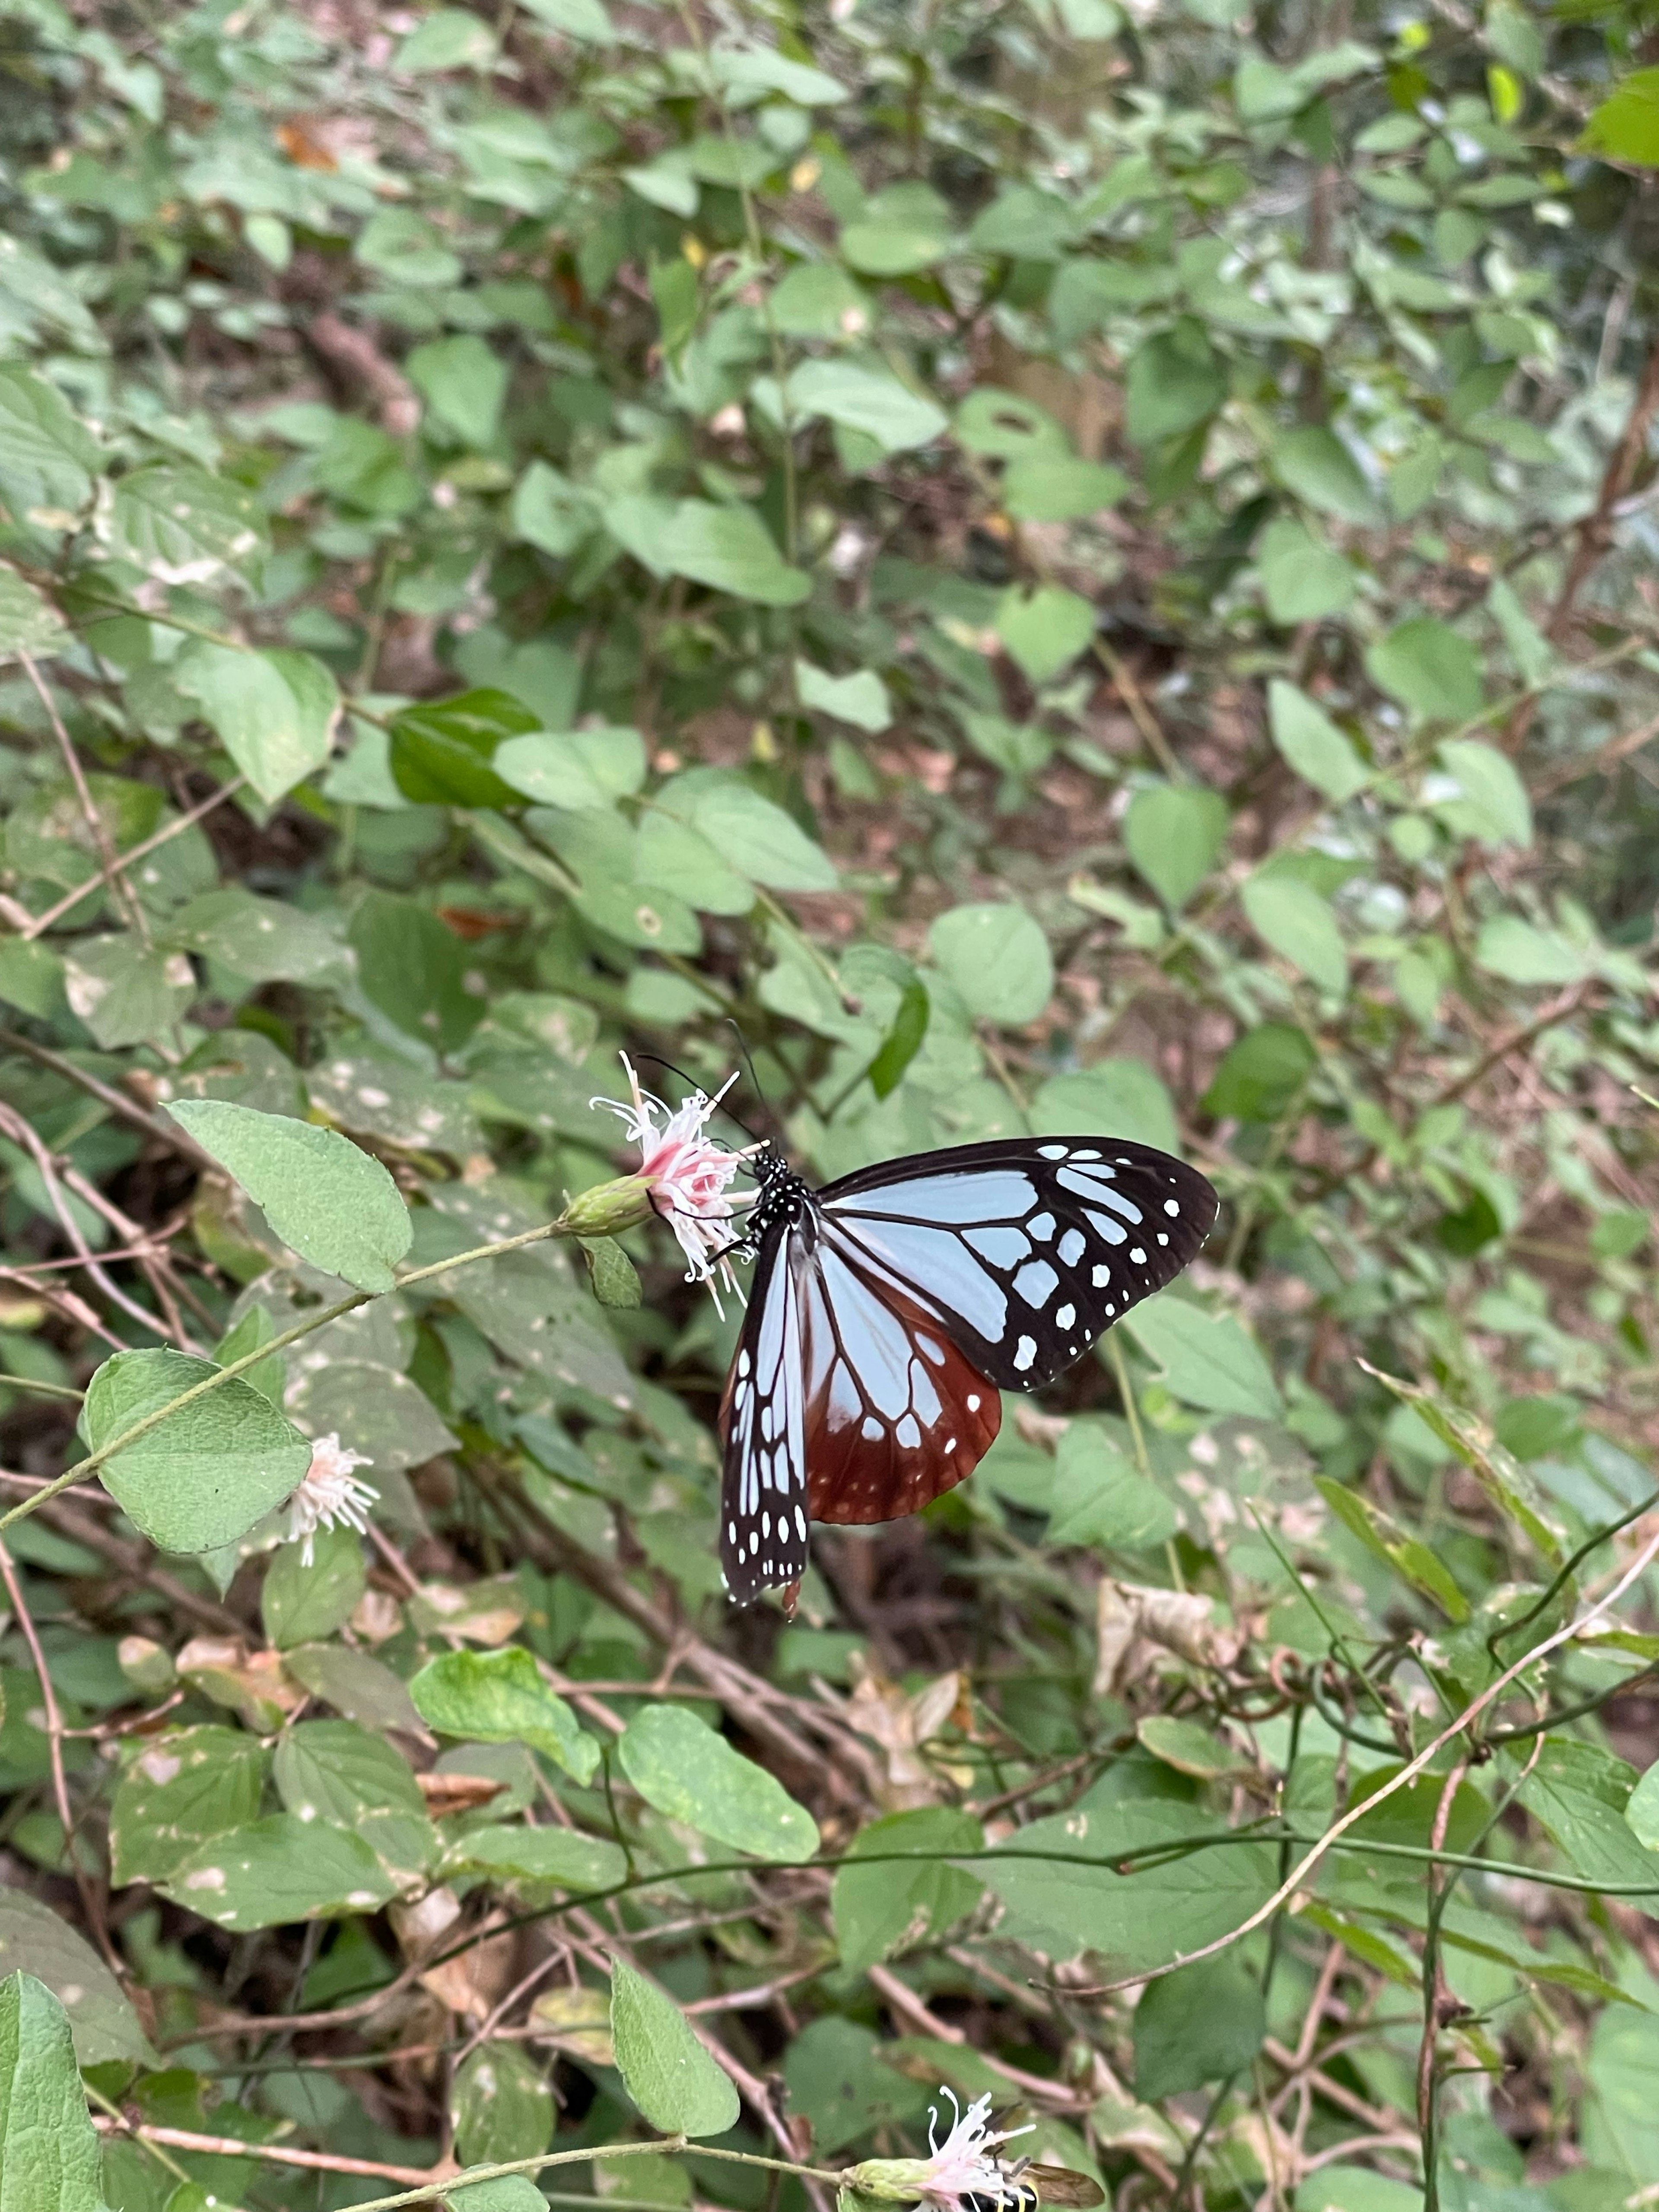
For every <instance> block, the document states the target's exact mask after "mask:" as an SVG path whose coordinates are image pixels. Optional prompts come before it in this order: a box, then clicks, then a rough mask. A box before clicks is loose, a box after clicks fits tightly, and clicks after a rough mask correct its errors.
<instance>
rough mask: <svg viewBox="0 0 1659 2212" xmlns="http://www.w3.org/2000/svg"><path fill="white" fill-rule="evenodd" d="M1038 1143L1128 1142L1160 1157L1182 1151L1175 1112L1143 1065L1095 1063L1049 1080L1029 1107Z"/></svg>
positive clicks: (1112, 1061) (1142, 1062) (1141, 1062)
mask: <svg viewBox="0 0 1659 2212" xmlns="http://www.w3.org/2000/svg"><path fill="white" fill-rule="evenodd" d="M1031 1127H1032V1128H1033V1129H1034V1130H1035V1131H1036V1134H1037V1135H1038V1136H1040V1137H1128V1138H1132V1139H1133V1141H1134V1142H1135V1143H1136V1144H1138V1145H1151V1146H1153V1147H1154V1148H1155V1149H1156V1150H1157V1151H1158V1152H1179V1151H1180V1149H1181V1138H1180V1133H1179V1131H1178V1130H1177V1129H1176V1116H1175V1106H1174V1104H1173V1103H1172V1101H1171V1099H1170V1094H1169V1092H1168V1091H1167V1090H1165V1088H1164V1084H1163V1081H1162V1080H1161V1079H1160V1078H1159V1077H1158V1074H1157V1073H1155V1072H1154V1071H1153V1070H1152V1068H1150V1067H1148V1066H1147V1065H1146V1061H1145V1060H1124V1059H1109V1060H1097V1061H1096V1062H1095V1064H1094V1066H1092V1067H1085V1068H1079V1069H1078V1070H1076V1071H1075V1072H1074V1073H1072V1074H1070V1075H1051V1076H1050V1077H1049V1078H1048V1081H1047V1082H1046V1083H1045V1084H1044V1085H1043V1086H1042V1090H1041V1091H1038V1092H1037V1095H1036V1097H1035V1098H1034V1099H1033V1100H1032V1102H1031Z"/></svg>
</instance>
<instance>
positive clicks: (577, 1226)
mask: <svg viewBox="0 0 1659 2212" xmlns="http://www.w3.org/2000/svg"><path fill="white" fill-rule="evenodd" d="M651 1189H652V1186H651V1183H650V1182H649V1180H648V1179H647V1177H646V1176H637V1175H633V1176H618V1177H617V1180H616V1182H601V1183H595V1185H594V1186H593V1188H592V1190H585V1191H583V1192H582V1193H581V1194H580V1195H579V1196H578V1197H575V1198H573V1199H572V1200H570V1202H569V1204H568V1206H566V1207H565V1210H564V1212H562V1214H561V1215H560V1216H559V1224H560V1226H561V1227H562V1228H564V1229H568V1231H570V1233H571V1235H572V1236H573V1237H619V1236H620V1235H621V1234H622V1232H623V1230H624V1229H635V1228H637V1227H638V1226H639V1225H640V1223H641V1221H648V1220H649V1219H650V1218H651V1214H652V1205H651Z"/></svg>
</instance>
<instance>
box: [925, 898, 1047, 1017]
mask: <svg viewBox="0 0 1659 2212" xmlns="http://www.w3.org/2000/svg"><path fill="white" fill-rule="evenodd" d="M927 945H928V950H929V951H931V952H932V954H933V959H934V961H935V962H936V963H937V964H938V966H939V970H940V972H941V973H942V974H943V975H945V978H946V979H947V980H948V981H950V982H951V984H952V985H954V987H955V988H956V990H957V993H958V994H960V996H961V999H962V1002H963V1006H966V1007H967V1009H968V1012H969V1013H970V1014H972V1015H974V1016H975V1018H977V1019H979V1020H982V1021H988V1022H999V1023H1001V1024H1005V1025H1016V1026H1017V1025H1018V1024H1022V1023H1024V1022H1034V1021H1035V1020H1036V1018H1037V1016H1038V1015H1039V1014H1040V1013H1041V1012H1042V1010H1043V1008H1044V1007H1045V1006H1047V1005H1048V1000H1049V998H1050V996H1051V995H1052V994H1053V992H1054V961H1053V959H1052V957H1050V955H1049V951H1048V939H1047V938H1046V937H1044V935H1043V933H1042V930H1041V929H1040V928H1039V927H1037V925H1036V922H1035V921H1033V920H1032V919H1031V917H1030V915H1029V914H1027V913H1026V911H1025V909H1024V907H1023V906H1015V905H1014V904H1012V902H1006V901H998V902H994V903H990V904H987V905H982V906H955V907H952V908H951V909H950V911H949V912H948V913H946V914H942V915H939V918H938V920H937V921H935V922H934V923H933V927H932V928H931V929H929V931H928V933H927Z"/></svg>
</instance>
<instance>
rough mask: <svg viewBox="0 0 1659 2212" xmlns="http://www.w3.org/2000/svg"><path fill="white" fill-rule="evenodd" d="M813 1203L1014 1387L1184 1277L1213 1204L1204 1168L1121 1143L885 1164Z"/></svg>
mask: <svg viewBox="0 0 1659 2212" xmlns="http://www.w3.org/2000/svg"><path fill="white" fill-rule="evenodd" d="M817 1197H818V1200H819V1204H820V1206H821V1208H822V1213H823V1224H824V1229H825V1233H826V1236H827V1238H828V1240H829V1243H830V1245H831V1246H832V1248H833V1249H836V1251H838V1252H840V1253H841V1254H842V1255H844V1256H845V1257H846V1258H847V1259H848V1260H849V1261H856V1262H857V1263H858V1264H860V1266H861V1267H862V1268H863V1269H864V1270H865V1271H866V1272H867V1273H869V1274H870V1276H871V1277H872V1279H873V1280H874V1281H876V1282H877V1283H878V1284H880V1285H883V1286H884V1287H885V1288H888V1289H890V1290H892V1291H898V1292H901V1293H902V1294H904V1295H906V1296H908V1297H909V1298H910V1299H911V1300H912V1301H914V1303H915V1305H916V1306H917V1307H918V1308H919V1309H920V1310H921V1312H922V1313H923V1314H925V1315H932V1316H934V1317H935V1318H936V1319H937V1321H938V1322H939V1325H940V1326H941V1327H942V1328H945V1331H946V1332H947V1333H948V1334H949V1335H950V1336H951V1340H952V1341H953V1342H954V1343H955V1345H956V1346H957V1349H958V1350H959V1351H960V1352H962V1353H963V1356H964V1357H965V1358H967V1359H968V1360H969V1362H970V1363H971V1364H972V1365H973V1366H974V1367H975V1369H977V1370H978V1371H979V1372H980V1373H981V1374H982V1375H983V1376H986V1377H987V1380H988V1381H990V1382H992V1383H995V1384H996V1385H997V1386H998V1388H999V1389H1009V1390H1034V1389H1037V1388H1038V1387H1039V1386H1040V1385H1041V1384H1042V1383H1048V1382H1051V1381H1052V1380H1053V1379H1054V1376H1056V1375H1058V1374H1060V1373H1061V1372H1062V1371H1063V1370H1065V1369H1066V1368H1067V1367H1069V1366H1070V1365H1071V1364H1072V1362H1073V1360H1074V1359H1078V1358H1081V1357H1082V1355H1083V1354H1084V1353H1085V1352H1086V1351H1087V1350H1088V1349H1089V1347H1090V1346H1091V1344H1093V1343H1094V1342H1096V1341H1097V1339H1098V1338H1099V1337H1100V1335H1101V1334H1103V1331H1104V1330H1106V1329H1107V1328H1110V1327H1111V1325H1112V1324H1113V1322H1117V1321H1121V1319H1122V1317H1123V1316H1124V1315H1125V1314H1126V1313H1127V1312H1128V1311H1130V1310H1131V1309H1132V1308H1133V1307H1134V1306H1136V1305H1139V1303H1140V1301H1141V1300H1142V1299H1143V1298H1146V1297H1151V1296H1152V1293H1153V1292H1154V1291H1161V1290H1162V1289H1163V1288H1164V1285H1166V1284H1167V1283H1170V1282H1171V1281H1173V1280H1174V1279H1175V1277H1176V1275H1178V1274H1179V1273H1181V1271H1182V1268H1183V1267H1187V1266H1188V1263H1189V1262H1190V1261H1192V1260H1193V1259H1194V1257H1195V1255H1197V1253H1198V1251H1199V1249H1200V1247H1201V1246H1202V1244H1203V1243H1204V1240H1205V1238H1206V1237H1207V1236H1208V1235H1209V1232H1210V1231H1211V1229H1212V1227H1213V1225H1214V1223H1215V1217H1216V1206H1217V1201H1216V1195H1215V1193H1214V1191H1213V1190H1212V1188H1211V1187H1210V1185H1209V1184H1208V1183H1207V1182H1206V1181H1205V1179H1204V1177H1203V1176H1201V1175H1200V1174H1199V1173H1198V1172H1197V1170H1195V1169H1194V1168H1189V1167H1188V1166H1186V1165H1185V1164H1184V1163H1182V1161H1180V1160H1177V1159H1174V1158H1171V1157H1170V1155H1169V1154H1168V1153H1165V1152H1154V1151H1153V1150H1152V1148H1151V1147H1150V1146H1146V1145H1134V1144H1130V1143H1128V1142H1127V1140H1126V1139H1121V1138H1112V1137H1039V1138H1023V1139H1004V1140H1000V1141H997V1142H994V1143H991V1144H984V1145H964V1146H959V1147H957V1149H955V1150H954V1151H951V1152H940V1153H935V1154H933V1155H931V1156H927V1157H923V1158H915V1159H908V1160H888V1161H884V1162H882V1163H881V1164H879V1165H878V1166H876V1167H872V1168H863V1169H860V1170H858V1171H857V1172H856V1173H855V1174H853V1175H850V1176H843V1177H842V1179H841V1181H840V1182H836V1183H832V1184H830V1185H829V1187H828V1188H825V1189H824V1190H823V1191H821V1192H819V1193H818V1194H817Z"/></svg>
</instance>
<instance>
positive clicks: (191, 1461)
mask: <svg viewBox="0 0 1659 2212" xmlns="http://www.w3.org/2000/svg"><path fill="white" fill-rule="evenodd" d="M261 1118H264V1117H263V1116H262V1117H261ZM221 1372H222V1370H221V1369H219V1368H217V1367H216V1366H215V1365H214V1364H213V1362H212V1361H211V1360H210V1359H197V1358H192V1357H191V1355H190V1354H189V1353H188V1352H170V1351H167V1350H164V1349H161V1348H157V1349H155V1350H150V1351H146V1352H117V1353H116V1355H115V1357H114V1358H112V1359H106V1361H105V1362H104V1364H103V1365H102V1366H101V1367H100V1369H99V1370H98V1372H97V1373H96V1374H95V1375H94V1376H93V1378H92V1381H91V1383H90V1384H89V1385H88V1390H87V1401H86V1404H85V1406H84V1407H83V1408H82V1415H81V1425H82V1433H83V1434H84V1436H85V1437H86V1439H87V1442H88V1445H89V1446H90V1447H91V1449H93V1450H94V1451H101V1450H103V1449H104V1448H105V1447H106V1445H107V1444H109V1443H112V1442H113V1440H114V1439H115V1438H116V1437H119V1436H122V1435H124V1434H125V1431H127V1430H128V1429H130V1428H131V1427H133V1426H134V1425H135V1424H136V1423H137V1422H139V1421H142V1420H143V1419H146V1418H147V1417H148V1416H149V1415H150V1414H153V1413H161V1410H162V1408H163V1407H167V1406H170V1405H171V1404H172V1403H173V1400H174V1399H175V1398H179V1397H180V1396H182V1395H183V1394H184V1393H185V1391H186V1390H193V1389H196V1388H197V1386H198V1385H199V1384H201V1383H206V1382H209V1381H210V1380H211V1378H212V1377H213V1376H216V1375H218V1374H220V1373H221ZM310 1465H311V1446H310V1444H309V1443H307V1440H306V1438H305V1437H302V1436H301V1434H300V1431H298V1429H296V1428H295V1425H294V1424H293V1422H292V1421H290V1420H289V1419H288V1417H287V1415H286V1414H284V1413H281V1412H279V1411H278V1409H277V1408H276V1407H275V1406H273V1405H272V1404H271V1402H270V1399H269V1398H267V1397H265V1396H264V1395H262V1394H261V1393H260V1392H259V1391H258V1390H255V1389H252V1387H251V1386H250V1385H249V1384H248V1383H245V1382H244V1381H243V1380H242V1378H241V1376H239V1375H238V1376H232V1377H231V1379H230V1381H229V1382H228V1383H220V1384H219V1386H218V1387H217V1389H214V1390H210V1391H209V1392H207V1393H205V1394H204V1395H203V1396H202V1397H200V1398H197V1399H195V1400H193V1401H191V1403H190V1404H189V1405H187V1406H185V1407H181V1408H180V1410H179V1412H178V1413H173V1414H169V1415H168V1416H167V1419H165V1420H161V1421H158V1422H157V1423H156V1425H155V1427H154V1428H153V1429H150V1430H149V1431H147V1432H146V1434H144V1435H143V1436H142V1437H137V1439H136V1440H135V1441H134V1442H133V1443H131V1444H128V1445H127V1446H126V1447H125V1449H123V1450H120V1451H118V1452H117V1453H115V1454H114V1455H113V1456H112V1458H110V1459H107V1460H106V1461H105V1462H104V1464H103V1465H102V1467H101V1468H100V1469H99V1470H98V1472H99V1478H100V1480H101V1482H102V1483H103V1486H104V1487H105V1489H106V1491H108V1492H109V1494H110V1496H111V1497H112V1498H114V1499H115V1500H116V1502H117V1504H119V1505H120V1506H121V1508H122V1510H124V1511H125V1514H126V1515H127V1517H128V1518H129V1519H130V1520H131V1522H133V1523H134V1525H135V1526H136V1527H137V1528H141V1529H142V1530H143V1533H144V1534H145V1535H146V1536H148V1537H149V1540H150V1541H151V1543H152V1544H155V1545H157V1546H159V1547H160V1548H161V1550H162V1551H164V1552H189V1553H196V1552H212V1551H216V1550H217V1549H218V1548H219V1547H220V1546H221V1545H222V1544H234V1542H235V1541H237V1539H238V1538H239V1537H240V1536H245V1535H246V1534H247V1532H248V1530H249V1529H250V1528H252V1527H253V1526H254V1525H255V1524H256V1522H260V1521H263V1520H264V1516H265V1515H266V1514H267V1513H270V1512H271V1511H272V1510H274V1509H275V1508H276V1507H277V1506H278V1505H280V1504H282V1503H283V1500H284V1499H285V1498H291V1497H292V1496H293V1494H294V1492H295V1491H296V1490H297V1489H298V1488H299V1486H300V1485H301V1483H302V1482H303V1481H304V1480H305V1477H306V1470H307V1468H309V1467H310Z"/></svg>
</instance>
